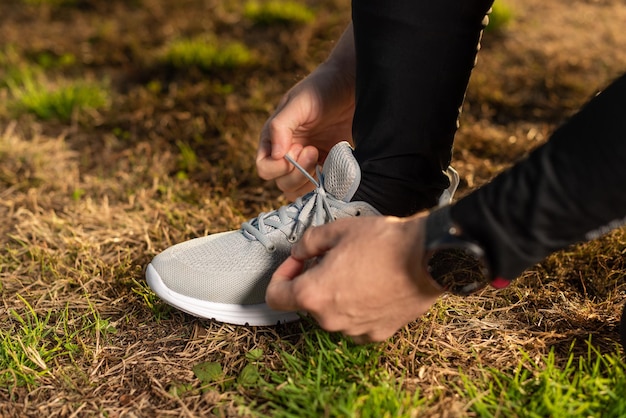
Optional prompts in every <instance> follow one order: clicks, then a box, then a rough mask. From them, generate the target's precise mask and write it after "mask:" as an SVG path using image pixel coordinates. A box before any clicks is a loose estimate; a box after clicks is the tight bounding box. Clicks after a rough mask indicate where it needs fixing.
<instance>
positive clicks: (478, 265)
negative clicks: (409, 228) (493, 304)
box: [423, 206, 509, 296]
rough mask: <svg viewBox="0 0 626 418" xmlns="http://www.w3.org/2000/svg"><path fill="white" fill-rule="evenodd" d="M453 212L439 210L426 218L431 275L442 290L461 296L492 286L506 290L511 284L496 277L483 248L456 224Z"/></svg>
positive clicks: (425, 257) (425, 254)
mask: <svg viewBox="0 0 626 418" xmlns="http://www.w3.org/2000/svg"><path fill="white" fill-rule="evenodd" d="M450 209H451V206H445V207H442V208H438V209H436V210H434V211H432V212H430V213H429V214H428V216H427V217H426V220H425V226H424V230H425V234H424V252H423V260H424V266H425V268H426V270H427V272H428V275H429V276H430V277H431V278H432V279H433V280H434V281H435V282H436V283H438V284H439V286H440V287H441V288H443V289H445V290H446V291H449V292H450V293H453V294H457V295H461V296H467V295H470V294H472V293H475V292H477V291H479V290H481V289H483V288H484V287H486V286H487V285H489V284H491V285H492V286H493V287H496V288H502V287H506V286H507V285H508V284H509V281H507V280H504V279H502V278H498V277H495V276H494V275H493V270H492V268H491V263H490V261H489V259H488V256H487V253H486V251H485V250H484V248H483V246H482V245H481V243H479V242H478V241H476V240H474V239H472V238H471V237H469V236H468V235H467V234H465V233H464V231H463V230H462V228H461V227H460V226H459V225H458V224H456V223H455V222H454V221H453V219H452V217H451V215H450Z"/></svg>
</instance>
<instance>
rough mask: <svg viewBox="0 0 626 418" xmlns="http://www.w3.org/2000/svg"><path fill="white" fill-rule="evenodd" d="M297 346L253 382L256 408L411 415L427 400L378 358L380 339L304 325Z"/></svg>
mask: <svg viewBox="0 0 626 418" xmlns="http://www.w3.org/2000/svg"><path fill="white" fill-rule="evenodd" d="M302 337H303V338H302V340H301V341H300V343H299V344H298V345H296V346H292V347H291V348H287V349H283V350H281V352H280V358H281V361H282V365H281V366H280V367H279V369H278V370H269V369H265V367H266V366H265V364H264V363H263V362H261V363H260V364H259V365H258V366H256V367H258V368H259V374H260V375H261V376H263V377H265V379H263V380H261V379H259V381H257V382H255V385H254V392H255V396H256V401H257V402H258V403H259V405H258V406H256V408H255V410H256V411H257V413H260V414H262V415H263V416H271V417H311V418H313V417H320V416H346V417H352V416H360V417H409V416H415V414H416V413H417V412H419V411H420V410H421V409H422V407H423V405H424V404H425V403H426V402H427V400H426V399H424V398H421V397H420V394H419V392H418V391H415V392H411V391H406V390H405V389H404V388H403V387H402V383H401V382H399V381H397V380H396V379H395V378H394V377H393V376H392V375H390V374H389V373H388V372H387V371H386V370H385V369H384V368H383V367H382V366H381V364H380V358H381V355H382V353H381V351H380V348H381V347H380V346H378V345H367V346H358V345H355V344H353V343H351V342H350V341H349V340H348V339H346V338H344V337H341V336H339V335H336V334H329V333H327V332H324V331H322V330H320V329H318V328H314V329H310V330H305V329H304V327H303V335H302Z"/></svg>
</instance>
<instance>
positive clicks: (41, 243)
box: [0, 0, 626, 417]
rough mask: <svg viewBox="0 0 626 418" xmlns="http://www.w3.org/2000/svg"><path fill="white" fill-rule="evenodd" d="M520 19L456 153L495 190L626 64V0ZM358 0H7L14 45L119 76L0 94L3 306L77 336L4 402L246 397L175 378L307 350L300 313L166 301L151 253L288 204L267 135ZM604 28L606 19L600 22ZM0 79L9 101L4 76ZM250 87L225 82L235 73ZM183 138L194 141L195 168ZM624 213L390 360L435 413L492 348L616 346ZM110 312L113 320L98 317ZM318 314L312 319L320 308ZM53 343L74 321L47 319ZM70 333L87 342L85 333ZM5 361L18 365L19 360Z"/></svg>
mask: <svg viewBox="0 0 626 418" xmlns="http://www.w3.org/2000/svg"><path fill="white" fill-rule="evenodd" d="M508 3H509V4H511V5H512V7H513V10H514V21H513V23H512V24H511V26H510V27H509V28H508V30H507V31H506V32H505V33H504V34H500V35H492V36H491V37H489V36H488V37H487V38H486V39H485V41H484V48H483V51H482V53H481V55H480V59H479V64H478V66H477V68H476V70H475V74H474V77H473V79H472V83H471V86H470V90H469V92H468V98H467V104H466V108H465V111H464V116H463V121H462V128H461V130H460V132H459V135H458V141H457V145H456V149H455V162H454V165H455V167H457V169H458V170H459V172H460V173H461V175H462V177H463V179H464V181H463V184H462V190H461V194H463V193H467V191H469V190H471V189H472V188H475V187H477V186H479V185H481V184H483V183H484V182H485V181H487V180H488V179H489V178H491V177H492V176H493V175H495V174H496V173H497V172H499V171H500V170H502V169H503V168H505V167H507V166H508V165H510V164H511V163H512V162H513V161H515V160H516V159H518V158H521V157H522V156H523V155H525V154H526V153H527V152H528V150H529V149H532V148H534V147H536V146H537V145H539V144H541V143H542V142H543V141H545V140H546V139H547V137H548V136H549V133H550V132H551V130H552V129H553V127H554V125H555V123H557V122H558V121H559V120H562V119H563V118H564V117H567V115H569V114H571V112H572V111H574V110H575V109H576V108H577V107H579V106H580V105H581V104H583V103H584V102H585V101H586V100H587V98H588V97H590V96H591V95H592V94H593V93H594V92H595V91H596V90H597V89H599V88H600V87H602V86H603V85H605V84H606V83H607V82H608V81H609V80H610V79H611V78H612V77H614V76H615V75H616V74H618V73H619V72H620V71H623V70H624V69H626V48H624V46H625V45H626V32H625V31H624V30H623V22H624V21H626V6H625V5H624V4H623V2H622V1H621V0H613V1H610V0H603V1H581V0H579V1H574V2H571V1H565V0H562V1H552V2H542V1H539V0H529V1H523V0H510V1H508ZM348 7H349V2H348V1H345V0H327V1H323V2H321V3H320V4H319V10H320V11H319V18H318V19H317V21H316V22H315V23H314V24H312V25H310V26H307V27H306V28H305V29H302V30H298V31H295V33H294V31H293V30H291V29H289V28H287V29H284V28H283V29H281V28H263V29H261V28H254V27H251V26H250V25H249V23H246V22H245V21H239V14H238V13H239V12H238V10H237V7H236V6H232V7H231V9H232V10H231V9H229V8H228V7H226V6H225V5H223V4H222V2H219V1H217V0H205V1H201V0H185V1H182V2H180V1H157V0H141V1H135V2H125V1H118V0H114V1H110V2H98V1H85V2H83V6H81V7H62V8H54V7H44V8H37V7H32V6H28V7H27V6H24V5H23V4H22V3H21V2H20V1H18V0H11V1H9V2H3V3H2V4H1V5H0V39H1V40H2V42H3V43H4V44H0V51H1V50H2V48H3V46H4V45H8V44H12V45H14V46H15V47H16V48H17V50H18V51H19V52H20V53H21V54H22V55H23V56H25V57H29V56H30V57H36V56H37V54H38V53H39V52H41V51H47V52H50V53H52V54H56V55H60V54H63V53H67V52H69V53H71V54H73V55H75V56H76V58H77V63H78V64H77V65H76V66H74V67H71V68H64V69H57V70H52V71H53V72H54V71H56V72H57V73H58V74H61V75H63V76H64V77H70V78H71V77H79V76H80V75H81V74H83V73H86V74H89V75H90V76H92V77H100V76H106V77H107V78H109V79H111V85H112V89H113V95H112V100H113V105H112V106H111V108H110V109H109V110H106V111H103V112H101V113H92V114H90V115H88V116H87V117H85V118H82V119H81V118H77V119H76V120H74V121H73V122H72V123H71V124H67V125H64V124H60V123H57V122H47V123H43V122H40V121H37V120H35V119H34V118H33V117H31V116H28V115H15V114H13V113H11V112H10V111H9V110H8V108H5V106H4V105H3V106H0V219H2V222H1V223H0V280H1V285H0V297H1V300H2V303H1V304H0V317H1V318H2V319H1V322H2V325H1V326H2V327H3V329H5V330H14V331H16V332H17V330H19V327H20V324H19V323H18V321H17V320H16V319H15V316H14V315H12V314H11V312H16V313H18V314H19V315H22V316H28V315H29V312H31V311H30V310H29V308H28V305H30V306H31V307H32V310H33V312H34V313H35V314H36V315H37V316H38V317H40V318H44V317H45V316H46V315H48V314H50V315H51V320H50V324H57V325H54V326H52V327H51V328H52V329H53V331H54V332H53V334H54V335H56V336H57V337H59V338H61V340H62V339H63V338H68V339H70V336H71V342H72V344H75V345H76V347H75V348H73V349H72V350H73V351H72V353H73V354H72V355H67V354H63V355H58V356H52V357H51V358H50V359H49V360H48V361H43V362H42V361H40V360H39V359H38V358H37V356H36V355H35V354H33V353H32V352H31V353H30V356H31V357H32V359H31V360H32V362H31V363H29V364H31V367H32V368H33V373H35V372H36V373H38V374H39V375H40V376H39V377H38V379H37V384H35V385H30V386H29V385H21V386H14V385H11V386H9V387H0V415H1V416H7V417H21V416H68V417H69V416H100V415H102V416H110V417H115V416H119V417H122V416H124V417H132V416H155V415H160V416H209V415H211V414H218V415H220V414H221V415H225V416H237V415H240V414H242V411H241V410H240V409H239V408H238V406H237V405H238V402H239V400H240V399H244V400H245V399H247V400H251V399H254V396H255V393H254V391H253V390H244V389H242V388H237V387H228V388H226V389H225V390H223V391H219V390H216V389H215V388H213V389H212V390H210V391H207V392H205V393H201V392H194V393H190V394H188V395H187V396H184V397H180V396H175V395H173V394H172V392H171V390H170V389H171V388H172V387H173V386H176V385H177V384H179V383H191V384H192V385H194V387H196V388H197V387H198V386H199V382H198V381H197V379H196V378H195V377H194V375H193V372H192V367H193V366H194V365H195V364H198V363H201V362H206V361H215V362H219V363H220V364H221V365H222V367H223V369H224V372H225V374H227V375H229V376H235V375H236V374H237V373H238V372H239V371H240V370H241V369H242V368H243V367H244V365H245V359H244V354H245V353H246V352H248V351H250V350H252V349H255V348H262V349H263V352H264V353H265V354H264V358H263V362H264V364H265V365H266V366H267V368H268V369H279V368H280V367H281V361H280V358H279V355H278V353H279V352H280V350H281V349H285V350H292V349H293V347H292V346H291V345H290V344H295V347H296V349H297V347H298V344H299V343H301V329H300V327H299V325H297V324H291V325H287V326H282V327H277V328H263V327H262V328H248V327H233V326H228V325H222V324H218V323H213V322H210V321H202V320H197V319H194V318H191V317H190V316H187V315H185V314H182V313H180V312H177V311H174V310H172V309H169V308H167V307H165V306H164V305H162V304H160V303H159V302H158V301H157V300H155V299H154V296H153V295H151V294H150V292H149V291H148V290H147V288H146V286H145V283H144V282H143V266H145V265H146V263H147V262H148V261H149V260H150V259H151V257H152V256H154V255H155V254H157V253H158V252H159V251H161V250H163V249H164V248H166V247H168V246H170V245H172V244H174V243H177V242H180V241H183V240H186V239H189V238H192V237H196V236H200V235H205V234H208V233H213V232H217V231H222V230H226V229H232V228H236V227H238V226H239V224H240V223H241V222H242V221H243V220H245V219H247V218H248V217H251V216H255V215H256V213H258V212H259V211H260V210H268V209H270V208H272V207H276V205H279V204H282V203H284V202H283V200H282V198H280V197H279V194H278V192H277V191H276V190H275V189H274V188H273V187H272V186H271V185H269V184H265V183H263V182H262V181H260V180H259V179H258V178H257V177H256V174H255V172H254V165H253V155H254V150H255V143H256V136H257V134H258V132H259V129H260V127H261V125H262V123H263V121H264V119H265V117H266V116H267V113H268V112H269V111H270V110H271V108H272V107H273V106H274V105H275V104H276V103H277V101H278V99H279V97H280V95H281V94H282V93H283V92H284V91H285V90H286V89H287V88H288V87H289V86H290V85H291V84H292V83H293V82H294V81H295V80H297V79H298V78H300V77H302V76H304V75H305V74H306V73H307V72H308V71H310V70H311V69H312V68H313V67H314V66H315V65H316V63H318V62H319V61H320V60H321V59H323V57H324V56H325V54H326V53H327V52H328V50H329V48H330V47H331V46H332V41H333V40H334V39H336V38H337V37H338V35H339V34H340V33H341V30H342V26H343V24H344V22H345V21H346V19H347V18H348V17H349V12H348ZM592 27H593V29H591V28H592ZM202 33H216V34H218V35H219V36H221V37H223V38H225V39H240V40H243V41H244V42H246V44H248V45H250V46H252V47H253V48H255V49H256V50H257V51H258V52H259V55H260V56H262V57H265V61H263V62H261V63H259V64H258V65H257V66H256V67H255V68H251V69H245V70H242V72H241V73H229V72H216V73H211V74H202V73H198V72H196V71H194V70H190V71H189V72H172V71H171V69H165V68H162V67H161V66H159V64H158V63H157V62H156V60H155V57H156V56H157V54H158V52H159V51H160V49H161V48H162V47H163V45H164V44H166V43H167V41H169V40H171V39H174V38H176V37H178V36H181V35H186V36H187V35H197V34H202ZM4 75H5V73H4V71H3V70H2V69H1V68H0V92H2V93H0V97H2V100H4V101H7V100H9V98H8V97H7V93H6V92H5V90H4V89H3V88H2V84H1V81H2V77H3V76H4ZM227 84H228V85H232V86H234V88H233V92H232V93H224V92H223V89H222V87H223V86H224V85H227ZM181 144H184V145H186V146H188V147H190V148H191V149H193V150H194V152H195V155H196V156H197V161H196V163H194V165H193V166H191V167H190V166H189V164H186V163H185V161H184V158H183V157H181V152H180V150H181ZM625 248H626V232H624V231H623V230H620V231H616V232H615V233H613V234H611V235H609V236H607V237H605V238H602V239H600V240H598V241H595V242H593V243H590V244H587V245H581V246H576V247H573V248H571V249H568V250H566V251H563V252H561V253H559V254H556V255H554V256H552V257H550V258H548V259H547V260H546V261H545V262H543V263H542V264H540V265H538V266H537V267H536V268H533V269H531V270H529V271H528V272H527V273H526V274H525V275H524V276H523V277H522V278H521V279H520V280H519V281H518V282H517V283H516V285H514V286H512V287H511V288H509V289H506V290H504V291H501V292H495V291H492V290H486V291H485V292H483V293H482V294H481V295H478V296H476V297H472V298H469V299H461V298H457V297H452V296H447V297H444V298H442V299H441V300H440V302H439V303H438V304H437V305H436V306H435V307H434V308H433V309H432V310H431V312H430V313H429V314H428V315H426V316H425V317H424V318H422V319H420V320H418V321H416V322H415V323H413V324H410V325H409V326H407V327H406V328H405V329H403V330H401V331H400V332H399V333H398V334H397V335H396V336H395V337H394V338H392V339H391V340H389V341H388V342H386V343H385V344H383V345H382V346H381V350H382V352H383V353H384V355H383V357H382V359H381V361H382V364H383V365H384V367H385V368H386V369H388V370H389V371H390V372H391V374H392V375H394V376H396V377H398V378H401V377H404V378H405V380H404V385H405V386H406V388H407V389H408V390H415V389H419V390H420V392H421V393H422V396H424V397H427V398H428V399H429V403H428V406H427V407H426V409H425V410H423V411H422V412H423V413H424V414H425V415H432V416H464V415H467V414H468V410H467V407H468V400H467V399H463V398H462V397H460V396H459V395H458V393H457V391H456V389H455V387H454V385H455V384H456V385H458V384H460V380H459V373H460V371H462V372H463V373H465V374H467V375H470V376H473V375H477V374H478V373H479V370H480V369H479V367H480V366H493V367H497V368H500V369H503V370H508V369H513V368H514V367H515V365H516V364H517V363H518V361H519V360H520V359H521V356H522V354H521V351H520V350H524V351H525V352H526V353H527V354H528V355H529V356H530V357H531V358H533V359H535V358H537V359H540V358H541V357H542V356H545V354H546V353H547V352H548V351H549V350H550V349H551V348H555V349H556V351H557V354H559V355H561V356H562V357H561V358H562V359H564V358H565V357H566V354H567V352H568V350H569V348H570V346H571V345H572V344H573V345H574V350H575V351H576V352H580V353H585V352H586V351H587V346H586V344H585V341H587V340H588V339H589V337H592V341H593V345H594V346H595V347H597V348H598V349H599V350H600V352H611V351H614V350H615V341H616V339H617V326H618V323H619V313H620V308H621V305H622V304H623V302H624V299H625V295H624V292H625V291H626V286H625V284H624V281H623V275H624V271H625V270H626V266H624V261H623V252H624V249H625ZM99 321H100V322H99ZM311 326H312V325H306V327H311ZM48 339H49V341H54V338H53V337H52V336H48ZM68 350H69V349H68ZM0 372H2V371H0Z"/></svg>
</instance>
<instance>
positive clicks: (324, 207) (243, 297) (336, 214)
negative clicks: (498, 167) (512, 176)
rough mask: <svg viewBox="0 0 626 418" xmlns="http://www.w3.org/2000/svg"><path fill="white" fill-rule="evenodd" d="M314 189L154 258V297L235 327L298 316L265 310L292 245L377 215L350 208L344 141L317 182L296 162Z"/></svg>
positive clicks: (351, 185)
mask: <svg viewBox="0 0 626 418" xmlns="http://www.w3.org/2000/svg"><path fill="white" fill-rule="evenodd" d="M288 159H289V160H290V161H291V163H292V164H294V165H295V166H296V168H298V169H299V170H300V171H302V172H303V174H305V175H306V176H307V177H309V180H310V181H311V182H313V183H314V184H315V185H316V186H317V188H316V190H314V191H312V192H310V193H308V194H306V195H305V196H303V197H301V198H298V199H297V200H296V201H295V202H294V203H292V204H290V205H287V206H283V207H281V208H280V209H278V210H276V211H273V212H269V213H261V214H260V215H259V216H258V217H256V218H254V219H252V220H250V221H248V222H245V223H244V224H243V225H242V226H241V229H239V230H237V231H230V232H222V233H219V234H214V235H209V236H206V237H202V238H196V239H192V240H190V241H187V242H183V243H180V244H177V245H174V246H173V247H170V248H168V249H166V250H165V251H163V252H162V253H161V254H159V255H157V256H156V257H155V258H154V259H153V260H152V262H151V263H150V264H148V267H147V269H146V279H147V281H148V285H149V286H150V288H152V290H153V291H154V292H155V293H156V294H157V295H158V296H159V297H160V298H161V299H163V300H164V301H165V302H167V303H169V304H170V305H172V306H174V307H176V308H178V309H180V310H182V311H185V312H187V313H190V314H192V315H195V316H199V317H202V318H209V319H215V320H218V321H220V322H226V323H230V324H238V325H244V324H248V325H275V324H277V323H279V322H288V321H294V320H297V319H298V318H299V316H298V314H297V313H296V312H281V311H275V310H273V309H270V308H269V307H268V306H267V304H266V303H265V290H266V289H267V285H268V283H269V281H270V278H271V277H272V274H273V273H274V271H275V270H276V269H277V268H278V266H279V265H280V264H282V262H283V261H285V259H286V258H287V257H288V256H289V254H290V252H291V247H292V245H293V244H294V243H295V242H297V241H298V240H299V239H300V238H301V237H302V234H303V233H304V231H305V230H306V229H307V228H308V227H310V226H317V225H322V224H325V223H328V222H331V221H333V220H335V219H339V218H346V217H352V216H375V215H380V213H379V212H378V211H377V210H376V209H374V207H372V206H371V205H369V204H368V203H365V202H350V199H351V198H352V196H353V195H354V193H355V192H356V190H357V188H358V186H359V183H360V181H361V169H360V168H359V164H358V163H357V161H356V159H355V158H354V156H353V154H352V148H351V147H350V144H348V143H347V142H341V143H339V144H337V145H335V146H334V147H333V148H332V149H331V150H330V153H329V154H328V156H327V157H326V161H325V162H324V167H323V168H322V170H321V171H320V170H319V168H318V172H317V177H318V179H319V182H318V181H316V180H315V179H314V178H313V177H311V176H310V175H309V174H308V173H307V172H306V171H305V170H303V169H302V168H301V167H300V166H298V164H297V163H295V162H294V161H293V160H291V159H290V158H288ZM448 177H449V178H450V182H451V185H450V187H449V188H448V189H447V190H445V191H444V192H443V194H442V195H441V197H440V199H439V204H440V205H443V204H448V203H450V201H451V199H452V196H453V194H454V192H455V190H456V188H457V186H458V183H459V181H458V179H459V176H458V174H457V173H456V171H454V170H453V169H452V168H449V169H448Z"/></svg>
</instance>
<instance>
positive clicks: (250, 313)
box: [146, 264, 300, 326]
mask: <svg viewBox="0 0 626 418" xmlns="http://www.w3.org/2000/svg"><path fill="white" fill-rule="evenodd" d="M146 281H147V282H148V286H150V288H151V289H152V290H153V291H154V293H156V294H157V296H159V297H160V298H161V299H163V301H164V302H166V303H167V304H169V305H172V306H173V307H175V308H177V309H180V310H181V311H184V312H187V313H188V314H191V315H194V316H198V317H201V318H207V319H214V320H216V321H219V322H225V323H227V324H235V325H252V326H268V325H276V324H278V323H282V322H292V321H297V320H298V319H300V316H299V315H298V313H297V312H281V311H275V310H273V309H271V308H270V307H269V306H267V304H265V303H260V304H257V305H232V304H227V303H215V302H207V301H204V300H199V299H194V298H190V297H189V296H185V295H181V294H180V293H176V292H174V291H172V290H171V289H169V288H167V286H165V284H164V283H163V280H162V279H161V276H159V273H157V271H156V269H155V268H154V267H153V266H152V264H148V267H147V268H146Z"/></svg>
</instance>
